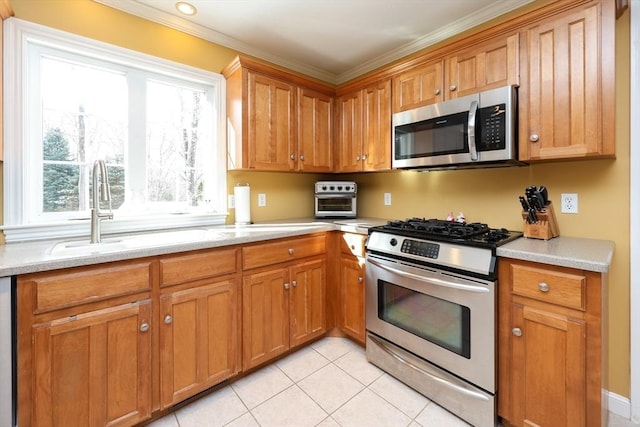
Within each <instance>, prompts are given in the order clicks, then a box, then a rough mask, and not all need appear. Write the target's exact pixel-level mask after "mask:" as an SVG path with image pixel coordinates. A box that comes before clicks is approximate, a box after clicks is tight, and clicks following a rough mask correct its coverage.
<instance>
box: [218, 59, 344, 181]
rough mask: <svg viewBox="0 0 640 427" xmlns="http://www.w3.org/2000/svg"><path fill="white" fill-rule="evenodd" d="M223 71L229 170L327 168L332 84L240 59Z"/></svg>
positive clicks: (329, 167) (330, 145)
mask: <svg viewBox="0 0 640 427" xmlns="http://www.w3.org/2000/svg"><path fill="white" fill-rule="evenodd" d="M223 74H224V76H225V78H226V79H227V116H228V122H227V126H228V128H227V138H228V150H229V153H228V155H229V169H253V170H270V171H305V172H331V171H332V170H333V139H332V136H333V127H332V117H333V114H334V113H333V105H334V104H333V98H332V95H333V92H334V89H333V88H330V87H328V86H324V85H321V84H318V83H315V82H312V81H306V80H304V79H301V78H299V77H297V76H295V75H293V74H289V73H286V72H283V71H280V70H277V69H275V68H270V67H268V66H266V65H264V64H262V63H260V62H258V61H253V60H250V59H248V58H244V57H239V58H237V59H236V60H235V61H234V62H233V63H231V64H230V65H229V66H228V67H227V68H225V70H224V71H223Z"/></svg>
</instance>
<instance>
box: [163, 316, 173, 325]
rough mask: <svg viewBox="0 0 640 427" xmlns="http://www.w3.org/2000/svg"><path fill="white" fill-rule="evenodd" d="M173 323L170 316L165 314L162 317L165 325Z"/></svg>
mask: <svg viewBox="0 0 640 427" xmlns="http://www.w3.org/2000/svg"><path fill="white" fill-rule="evenodd" d="M172 322H173V317H171V315H170V314H167V315H166V316H164V323H166V324H167V325H170V324H171V323H172Z"/></svg>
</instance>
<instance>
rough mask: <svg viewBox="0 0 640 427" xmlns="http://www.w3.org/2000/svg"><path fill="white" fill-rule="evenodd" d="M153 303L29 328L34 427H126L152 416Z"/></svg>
mask: <svg viewBox="0 0 640 427" xmlns="http://www.w3.org/2000/svg"><path fill="white" fill-rule="evenodd" d="M150 318H151V301H149V300H145V301H142V302H139V303H134V304H125V305H120V306H117V307H113V308H106V309H102V310H96V311H93V312H89V313H84V314H78V315H77V316H70V317H65V318H61V319H57V320H53V321H51V322H46V323H40V324H36V325H34V326H33V345H34V348H33V355H34V360H33V369H34V372H33V378H34V380H33V381H34V382H33V384H32V388H33V401H34V405H33V408H34V413H33V424H34V425H38V426H65V427H68V426H78V427H86V426H91V427H94V426H107V425H109V426H130V425H134V424H137V423H138V422H140V421H143V420H144V419H146V418H148V417H149V416H150V414H151V332H150V331H149V321H150Z"/></svg>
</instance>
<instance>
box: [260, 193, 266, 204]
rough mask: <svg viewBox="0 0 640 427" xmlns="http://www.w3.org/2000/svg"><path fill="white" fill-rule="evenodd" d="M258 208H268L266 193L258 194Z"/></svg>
mask: <svg viewBox="0 0 640 427" xmlns="http://www.w3.org/2000/svg"><path fill="white" fill-rule="evenodd" d="M258 206H267V195H266V194H264V193H260V194H258Z"/></svg>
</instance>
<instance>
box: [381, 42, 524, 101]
mask: <svg viewBox="0 0 640 427" xmlns="http://www.w3.org/2000/svg"><path fill="white" fill-rule="evenodd" d="M518 52H519V35H518V34H512V35H510V36H507V37H497V38H495V39H493V40H489V41H484V42H479V43H473V41H471V42H470V47H468V48H464V49H460V50H456V51H453V52H451V53H448V54H447V55H446V57H445V58H444V59H436V60H429V61H427V62H425V63H423V64H418V65H416V66H415V67H411V68H410V69H408V70H406V71H403V72H401V73H399V74H397V75H395V76H394V77H393V112H394V113H397V112H400V111H406V110H410V109H412V108H417V107H422V106H425V105H429V104H434V103H436V102H441V101H445V100H449V99H454V98H458V97H462V96H466V95H471V94H474V93H478V92H482V91H484V90H489V89H495V88H498V87H502V86H507V85H517V84H518V83H519V68H518V64H519V62H518V61H519V57H518Z"/></svg>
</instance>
